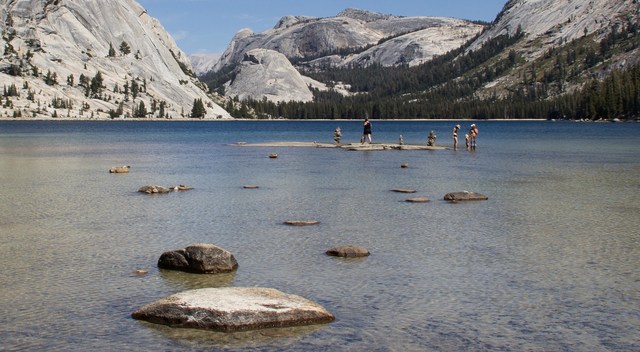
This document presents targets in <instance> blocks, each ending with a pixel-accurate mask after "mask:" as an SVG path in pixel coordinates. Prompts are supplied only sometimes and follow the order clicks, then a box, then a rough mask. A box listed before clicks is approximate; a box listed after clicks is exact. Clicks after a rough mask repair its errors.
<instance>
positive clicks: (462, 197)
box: [444, 191, 489, 202]
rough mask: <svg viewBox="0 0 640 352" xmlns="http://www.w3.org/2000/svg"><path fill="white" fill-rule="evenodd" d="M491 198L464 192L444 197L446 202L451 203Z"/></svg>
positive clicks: (452, 193)
mask: <svg viewBox="0 0 640 352" xmlns="http://www.w3.org/2000/svg"><path fill="white" fill-rule="evenodd" d="M487 199H489V197H487V196H485V195H484V194H480V193H476V192H469V191H462V192H451V193H447V194H445V195H444V200H447V201H450V202H461V201H470V200H487Z"/></svg>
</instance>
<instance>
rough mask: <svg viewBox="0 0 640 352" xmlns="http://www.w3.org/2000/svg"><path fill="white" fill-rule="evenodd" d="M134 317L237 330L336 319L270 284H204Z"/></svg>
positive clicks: (309, 302)
mask: <svg viewBox="0 0 640 352" xmlns="http://www.w3.org/2000/svg"><path fill="white" fill-rule="evenodd" d="M131 316H132V317H133V318H134V319H138V320H145V321H148V322H151V323H155V324H164V325H169V326H171V327H178V328H195V329H205V330H215V331H222V332H234V331H244V330H255V329H265V328H282V327H289V326H301V325H313V324H325V323H330V322H332V321H333V320H335V317H334V316H333V315H332V314H331V313H329V312H327V311H326V310H325V309H324V308H323V307H322V306H320V305H319V304H317V303H315V302H312V301H310V300H307V299H306V298H303V297H301V296H297V295H291V294H286V293H283V292H281V291H278V290H275V289H270V288H257V287H251V288H240V287H223V288H204V289H197V290H189V291H185V292H181V293H177V294H175V295H172V296H169V297H166V298H163V299H160V300H158V301H156V302H153V303H151V304H148V305H146V306H144V307H142V308H140V309H139V310H137V311H135V312H134V313H133V314H132V315H131Z"/></svg>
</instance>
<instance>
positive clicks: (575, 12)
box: [469, 0, 640, 57]
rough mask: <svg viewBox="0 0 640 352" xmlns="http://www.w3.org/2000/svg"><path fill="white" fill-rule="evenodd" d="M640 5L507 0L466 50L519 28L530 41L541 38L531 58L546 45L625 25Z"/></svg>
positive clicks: (616, 0)
mask: <svg viewBox="0 0 640 352" xmlns="http://www.w3.org/2000/svg"><path fill="white" fill-rule="evenodd" d="M639 6H640V5H639V3H638V1H637V0H589V1H575V0H510V1H509V2H508V3H507V4H506V5H505V6H504V8H503V10H502V12H501V13H500V14H499V15H498V17H497V18H496V21H495V23H494V24H493V25H492V26H491V27H490V28H489V29H488V30H487V31H486V32H484V33H483V34H482V35H481V36H480V37H479V38H478V39H477V40H476V41H475V42H474V43H473V45H471V47H470V48H469V49H470V50H475V49H476V48H479V47H480V46H481V45H482V44H483V43H484V42H486V41H487V40H488V39H490V38H493V37H496V36H498V35H501V34H510V35H513V34H515V33H516V31H517V30H518V29H519V28H520V29H521V30H522V31H523V32H524V33H526V35H527V39H528V40H529V41H534V40H538V39H540V38H542V39H543V40H542V41H541V42H540V43H538V44H537V45H535V46H533V47H532V49H533V50H532V51H531V56H533V57H535V56H537V55H538V54H540V53H542V52H544V51H546V50H547V49H548V48H549V46H553V45H555V46H560V45H562V44H564V43H566V42H569V41H571V40H573V39H576V38H579V37H581V36H584V35H585V34H591V33H597V32H601V31H603V30H605V31H606V30H607V29H610V28H614V27H615V26H617V25H618V24H619V23H621V22H626V21H627V17H628V15H629V14H630V13H635V14H636V16H637V15H638V7H639ZM536 48H538V49H540V50H536Z"/></svg>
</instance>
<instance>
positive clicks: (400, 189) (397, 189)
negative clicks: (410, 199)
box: [391, 188, 417, 193]
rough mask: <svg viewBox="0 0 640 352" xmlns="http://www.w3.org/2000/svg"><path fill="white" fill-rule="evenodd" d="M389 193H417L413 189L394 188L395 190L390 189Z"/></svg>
mask: <svg viewBox="0 0 640 352" xmlns="http://www.w3.org/2000/svg"><path fill="white" fill-rule="evenodd" d="M391 192H396V193H416V192H417V191H416V190H415V189H407V188H396V189H392V190H391Z"/></svg>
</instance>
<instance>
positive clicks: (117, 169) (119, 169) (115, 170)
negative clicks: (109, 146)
mask: <svg viewBox="0 0 640 352" xmlns="http://www.w3.org/2000/svg"><path fill="white" fill-rule="evenodd" d="M129 168H131V166H128V165H123V166H114V167H112V168H111V169H109V173H111V174H126V173H129Z"/></svg>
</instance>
